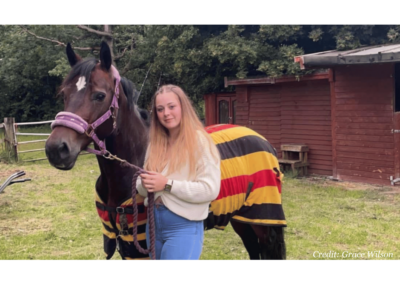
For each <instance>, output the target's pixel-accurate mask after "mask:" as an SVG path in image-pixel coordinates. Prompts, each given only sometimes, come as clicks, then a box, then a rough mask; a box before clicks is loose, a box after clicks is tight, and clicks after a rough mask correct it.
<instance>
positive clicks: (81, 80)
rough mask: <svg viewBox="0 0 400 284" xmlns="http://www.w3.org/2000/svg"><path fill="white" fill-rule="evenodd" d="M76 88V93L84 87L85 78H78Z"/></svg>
mask: <svg viewBox="0 0 400 284" xmlns="http://www.w3.org/2000/svg"><path fill="white" fill-rule="evenodd" d="M76 87H77V88H78V92H79V91H80V90H82V89H83V88H85V87H86V78H85V76H81V77H79V80H78V82H76Z"/></svg>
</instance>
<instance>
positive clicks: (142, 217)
mask: <svg viewBox="0 0 400 284" xmlns="http://www.w3.org/2000/svg"><path fill="white" fill-rule="evenodd" d="M136 202H137V205H138V223H137V224H138V228H137V236H138V241H139V244H140V246H141V247H142V248H144V249H146V247H147V245H146V222H147V208H146V207H145V206H144V198H143V197H142V196H140V195H139V194H136ZM132 204H133V202H132V198H130V199H128V200H126V201H125V202H123V203H122V204H121V205H120V206H119V207H117V208H115V207H109V206H107V205H106V204H105V203H104V202H103V201H102V200H101V198H100V197H99V195H98V194H97V192H96V208H97V213H98V214H99V217H100V219H101V222H102V225H103V227H102V231H103V241H104V252H105V254H106V258H107V259H110V258H111V257H112V256H113V255H114V253H115V250H116V249H117V250H118V252H119V253H120V255H121V257H122V258H123V259H149V256H148V255H147V254H142V253H140V252H139V251H138V250H137V249H136V247H135V245H134V243H133V231H132V228H133V208H132ZM111 212H114V213H115V212H116V213H117V215H116V218H115V219H114V218H113V217H112V215H111Z"/></svg>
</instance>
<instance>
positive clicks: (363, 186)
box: [301, 175, 400, 194]
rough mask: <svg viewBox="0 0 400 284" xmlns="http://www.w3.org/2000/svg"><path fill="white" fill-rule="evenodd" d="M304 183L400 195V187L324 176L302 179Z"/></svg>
mask: <svg viewBox="0 0 400 284" xmlns="http://www.w3.org/2000/svg"><path fill="white" fill-rule="evenodd" d="M301 179H302V180H304V181H307V182H310V183H312V184H318V185H320V186H335V187H341V188H343V189H345V190H374V191H380V192H381V193H384V194H400V185H397V186H387V185H376V184H369V183H361V182H351V181H337V180H333V179H330V178H328V177H324V176H317V175H311V176H307V177H302V178H301Z"/></svg>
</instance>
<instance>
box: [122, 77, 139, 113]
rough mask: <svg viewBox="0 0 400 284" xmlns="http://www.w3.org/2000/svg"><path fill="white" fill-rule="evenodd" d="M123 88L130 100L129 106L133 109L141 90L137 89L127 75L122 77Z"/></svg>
mask: <svg viewBox="0 0 400 284" xmlns="http://www.w3.org/2000/svg"><path fill="white" fill-rule="evenodd" d="M121 84H122V88H123V89H124V93H125V95H126V98H127V100H128V107H129V109H132V107H133V106H135V105H137V100H138V98H139V92H138V91H137V90H136V88H135V85H134V84H133V82H132V81H130V80H128V79H127V78H125V77H121Z"/></svg>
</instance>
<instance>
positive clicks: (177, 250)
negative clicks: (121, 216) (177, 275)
mask: <svg viewBox="0 0 400 284" xmlns="http://www.w3.org/2000/svg"><path fill="white" fill-rule="evenodd" d="M154 220H155V227H156V259H199V258H200V255H201V250H202V248H203V237H204V227H203V226H204V225H203V221H189V220H188V219H185V218H183V217H181V216H179V215H176V214H175V213H173V212H172V211H170V210H169V209H168V208H167V207H165V206H164V205H157V206H154ZM146 241H147V247H150V236H149V223H147V225H146Z"/></svg>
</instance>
